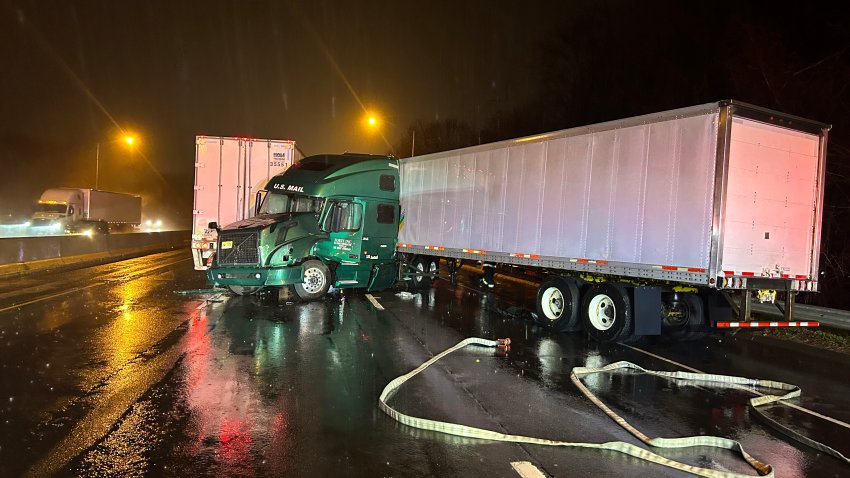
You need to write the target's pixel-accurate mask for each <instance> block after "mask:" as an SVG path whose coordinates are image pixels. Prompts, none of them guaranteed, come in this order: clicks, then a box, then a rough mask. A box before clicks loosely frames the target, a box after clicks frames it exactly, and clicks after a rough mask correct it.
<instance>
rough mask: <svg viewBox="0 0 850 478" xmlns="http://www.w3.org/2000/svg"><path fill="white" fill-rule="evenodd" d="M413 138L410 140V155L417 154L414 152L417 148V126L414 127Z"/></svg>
mask: <svg viewBox="0 0 850 478" xmlns="http://www.w3.org/2000/svg"><path fill="white" fill-rule="evenodd" d="M412 132H413V139H412V140H411V141H410V157H411V158H412V157H413V156H415V154H413V152H414V151H415V150H416V127H414V128H413V131H412Z"/></svg>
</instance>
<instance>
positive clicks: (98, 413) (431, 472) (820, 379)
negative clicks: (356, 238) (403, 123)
mask: <svg viewBox="0 0 850 478" xmlns="http://www.w3.org/2000/svg"><path fill="white" fill-rule="evenodd" d="M471 284H474V280H473V278H472V277H468V276H466V275H464V276H463V277H461V278H460V280H459V283H458V285H454V286H453V285H452V284H450V283H449V282H447V281H437V283H436V284H435V287H434V288H433V289H431V290H429V291H426V292H424V293H420V294H414V295H411V296H399V295H396V294H395V293H393V292H390V291H387V292H382V293H378V294H374V296H375V297H376V298H377V300H378V302H379V303H380V304H381V305H382V306H383V307H384V308H385V310H377V309H376V308H375V306H374V305H372V304H371V303H370V302H369V301H368V300H367V299H366V297H365V296H364V294H363V293H352V294H346V295H344V296H341V297H336V298H332V299H329V300H327V301H324V302H318V303H312V304H291V305H286V304H283V305H275V304H273V303H269V302H268V301H263V300H260V299H258V298H255V297H241V298H240V297H235V298H234V297H223V298H222V299H223V300H214V301H205V300H204V297H200V296H186V295H177V294H174V293H173V291H175V290H187V289H197V288H203V287H205V284H204V280H203V276H202V275H201V274H200V273H198V272H196V271H194V270H192V264H191V260H190V259H189V253H188V251H175V252H170V253H164V254H157V255H154V256H148V257H143V258H138V259H132V260H128V261H124V262H119V263H114V264H107V265H102V266H97V267H91V268H85V269H80V270H76V271H65V272H56V273H50V274H39V275H36V276H26V277H23V278H16V279H6V280H4V281H2V283H0V364H1V365H0V427H2V428H0V430H2V433H0V476H19V475H29V476H47V475H51V474H53V475H58V476H116V475H120V476H145V475H171V476H284V475H290V476H328V475H341V476H487V477H492V476H519V475H517V473H516V472H514V471H513V470H512V468H511V466H510V463H511V462H516V461H530V462H532V463H534V464H535V465H536V466H537V467H538V468H539V469H541V470H543V471H544V472H545V473H546V474H548V475H553V476H684V475H683V474H681V473H679V472H676V471H674V470H671V469H668V468H664V467H661V466H658V465H654V464H648V463H644V462H640V461H638V460H636V459H634V458H630V457H627V456H625V455H620V454H617V453H613V452H600V451H593V450H579V449H562V448H546V447H540V446H533V445H515V444H506V443H492V442H486V441H481V440H473V439H466V438H458V437H452V436H448V435H443V434H440V433H435V432H425V431H420V430H415V429H410V428H407V427H405V426H402V425H399V424H397V423H395V422H394V421H393V420H392V419H390V418H389V417H388V416H386V415H385V414H384V413H383V412H381V411H380V410H379V409H378V408H377V398H378V395H379V394H380V392H381V390H382V389H383V387H384V386H385V385H386V384H387V382H389V381H390V380H391V379H393V378H394V377H396V376H398V375H401V374H403V373H405V372H407V371H409V370H410V369H412V368H414V367H416V366H418V365H419V364H420V363H422V362H423V361H425V360H427V359H428V358H430V357H431V356H432V355H433V354H436V353H438V352H440V351H442V350H443V349H445V348H448V347H449V346H451V345H454V344H455V343H457V342H458V341H460V340H462V339H463V338H466V337H469V336H478V337H484V338H496V337H510V338H511V339H512V340H513V344H512V348H511V350H510V352H509V354H508V355H507V357H501V356H497V355H495V354H494V353H493V352H492V351H489V350H488V351H484V352H481V351H474V350H463V351H460V352H458V353H456V354H453V355H451V356H449V357H447V358H446V359H444V360H443V361H442V362H440V363H439V364H438V365H436V366H434V367H432V368H431V369H429V370H428V371H426V372H425V373H423V374H422V375H420V376H419V377H417V378H416V379H414V380H413V381H411V382H410V383H409V384H408V385H406V386H405V388H403V389H402V390H401V391H400V392H399V393H398V394H397V395H396V396H395V397H394V398H393V399H392V401H391V405H392V406H394V407H395V408H397V409H398V410H400V411H402V412H404V413H407V414H411V415H418V416H425V417H428V418H433V419H438V420H444V421H450V422H460V423H464V424H468V425H473V426H479V427H483V428H488V429H493V430H496V431H500V432H504V433H512V434H520V435H530V436H537V437H544V438H551V439H558V440H570V441H591V442H604V441H614V440H622V441H627V442H630V443H637V441H636V440H635V439H634V438H633V437H632V436H631V435H629V434H628V432H626V431H625V430H623V429H621V428H620V427H619V426H617V425H616V424H615V423H614V422H613V421H612V420H611V419H610V418H608V417H607V416H605V415H604V414H603V413H602V412H601V411H599V410H598V409H597V408H596V407H595V406H594V405H593V404H591V403H590V402H589V401H588V400H587V399H586V398H584V397H583V396H582V395H581V394H580V392H579V391H578V390H577V389H576V388H575V386H574V385H573V384H572V383H571V382H570V379H569V373H570V370H571V369H572V368H573V367H575V366H583V365H590V366H600V365H604V364H607V363H611V362H615V361H618V360H628V361H632V362H635V363H637V364H639V365H641V366H643V367H645V368H650V369H656V370H681V368H680V367H679V365H677V363H679V364H682V365H685V366H687V367H691V368H696V369H699V370H702V371H705V372H711V373H725V374H735V375H744V376H749V377H754V378H768V379H773V380H779V381H784V382H790V383H793V384H795V385H799V386H801V387H802V389H803V395H802V397H801V398H800V399H796V400H793V402H794V403H796V404H798V405H801V406H802V407H805V408H807V409H811V410H814V411H817V412H819V413H823V414H825V415H828V416H830V417H833V418H835V419H837V420H842V421H844V422H850V399H848V396H850V383H848V380H847V378H848V372H847V370H848V365H850V360H848V358H847V357H846V356H839V355H835V354H828V353H821V352H816V351H811V350H809V349H805V348H801V347H799V346H793V347H790V346H787V345H784V344H783V343H781V342H764V341H760V340H754V339H753V337H752V336H751V335H749V334H737V335H731V334H729V335H722V336H720V335H716V336H712V337H709V338H707V339H705V340H704V341H701V342H692V343H687V344H670V343H664V342H662V341H644V342H642V343H638V344H633V346H632V347H629V346H624V345H619V344H615V345H611V346H600V345H596V344H593V343H587V342H586V341H585V339H584V338H583V337H582V336H581V335H580V334H578V335H567V334H560V335H550V334H547V333H546V332H545V331H542V330H540V329H538V328H537V327H536V326H534V325H532V324H531V323H530V322H528V321H526V320H523V319H522V318H516V317H512V316H511V314H506V313H505V311H506V310H509V311H511V312H514V311H516V309H510V307H511V306H528V305H530V304H531V303H532V300H533V299H532V295H533V292H534V290H533V287H532V286H531V285H529V284H525V283H522V282H517V281H511V280H508V279H505V278H501V280H500V286H499V288H498V289H497V291H496V293H488V294H483V293H481V292H480V291H478V290H477V288H476V287H475V286H474V285H471ZM206 297H207V298H209V297H210V296H206ZM584 382H585V383H586V384H587V385H588V387H589V388H591V390H593V391H594V392H595V393H597V395H598V396H599V397H600V398H601V399H602V400H604V401H605V402H606V403H607V404H608V405H609V406H610V407H611V408H612V409H614V410H615V411H616V412H618V413H620V414H621V415H622V416H624V417H625V418H626V419H627V420H629V421H630V422H631V423H632V424H634V425H635V426H636V427H637V428H638V429H640V430H642V431H643V432H644V433H646V434H648V435H650V436H665V437H677V436H686V435H697V434H713V435H720V436H726V437H730V438H734V439H737V440H739V441H741V442H742V443H743V445H744V447H745V448H746V449H747V451H749V452H750V453H751V454H752V455H754V456H755V457H756V458H758V459H760V460H761V461H764V462H766V463H769V464H772V465H773V466H774V468H775V470H776V476H804V475H805V476H847V475H848V474H850V467H848V466H847V465H845V464H843V463H841V462H839V461H838V460H837V459H835V458H832V457H830V456H826V455H823V454H821V453H818V452H816V451H813V450H811V449H809V448H807V447H806V446H803V445H798V444H796V443H794V442H792V441H790V440H789V439H787V438H785V437H783V436H782V435H780V434H778V433H777V432H775V431H773V430H772V429H771V428H769V427H768V426H766V425H765V424H764V423H762V422H761V421H759V420H757V419H756V418H755V417H754V416H753V414H752V413H751V412H750V410H749V409H748V408H747V405H746V402H747V399H749V398H750V397H751V394H749V393H748V392H745V391H739V390H728V389H727V390H724V389H709V388H706V387H703V386H701V387H694V386H687V385H683V384H675V383H671V382H668V381H665V380H663V379H658V378H652V377H649V376H644V375H635V374H611V375H604V376H592V377H588V378H586V379H585V380H584ZM768 411H769V414H770V415H771V416H772V417H774V418H776V419H777V420H779V421H781V422H782V423H784V424H786V425H788V426H790V427H792V428H793V429H795V430H797V431H800V432H802V433H804V434H806V435H807V436H811V437H813V438H815V439H818V440H820V441H822V442H824V443H826V444H828V445H830V446H833V447H834V448H837V449H838V450H839V451H841V452H842V453H844V454H845V455H848V454H850V429H848V428H846V427H843V426H842V425H838V424H833V423H828V422H825V421H823V420H821V419H819V418H815V417H812V416H810V415H807V414H805V413H802V412H800V411H797V410H794V409H791V408H789V407H786V406H783V405H774V406H770V407H768ZM656 451H657V450H656ZM659 454H661V455H663V456H667V457H670V458H674V459H676V460H680V461H683V462H685V463H690V464H694V465H699V466H704V467H710V468H714V469H717V470H730V471H737V472H742V473H747V474H754V472H753V471H752V470H751V469H750V468H749V467H748V466H747V465H746V464H745V463H744V462H743V461H742V460H741V459H740V458H739V457H738V456H737V455H735V454H733V453H731V452H722V451H717V450H707V449H698V450H678V451H661V452H659Z"/></svg>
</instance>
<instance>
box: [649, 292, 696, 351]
mask: <svg viewBox="0 0 850 478" xmlns="http://www.w3.org/2000/svg"><path fill="white" fill-rule="evenodd" d="M661 300H662V308H663V309H664V311H665V313H664V314H663V315H662V317H661V326H662V329H663V332H664V334H665V335H667V336H668V337H669V338H671V339H673V340H677V341H686V340H698V339H700V338H702V337H704V336H705V332H706V331H707V329H708V326H707V324H706V317H705V307H704V306H703V303H702V298H701V297H700V296H698V295H697V294H693V293H682V294H664V295H663V296H662V299H661Z"/></svg>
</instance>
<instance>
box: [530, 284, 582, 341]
mask: <svg viewBox="0 0 850 478" xmlns="http://www.w3.org/2000/svg"><path fill="white" fill-rule="evenodd" d="M578 309H579V290H578V286H577V285H576V282H575V281H574V280H571V279H568V278H565V277H561V276H551V277H548V278H546V280H544V281H543V282H542V283H541V284H540V287H539V288H538V289H537V322H538V323H539V324H540V325H541V326H543V327H544V328H546V329H549V330H552V331H555V332H576V331H578V330H581V319H579V316H578Z"/></svg>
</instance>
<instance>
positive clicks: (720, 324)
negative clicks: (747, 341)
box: [717, 320, 820, 329]
mask: <svg viewBox="0 0 850 478" xmlns="http://www.w3.org/2000/svg"><path fill="white" fill-rule="evenodd" d="M717 327H718V328H725V329H729V328H737V327H820V322H817V321H814V320H809V321H805V322H718V323H717Z"/></svg>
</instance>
